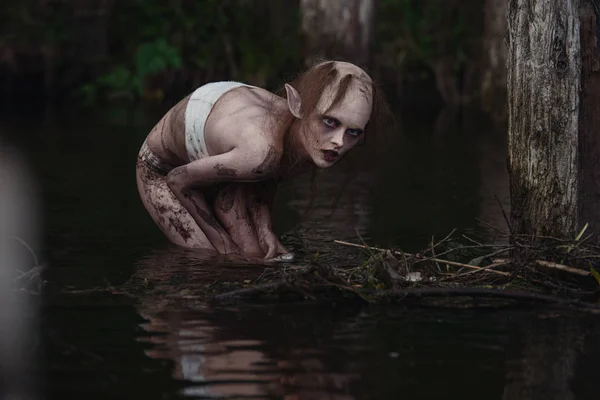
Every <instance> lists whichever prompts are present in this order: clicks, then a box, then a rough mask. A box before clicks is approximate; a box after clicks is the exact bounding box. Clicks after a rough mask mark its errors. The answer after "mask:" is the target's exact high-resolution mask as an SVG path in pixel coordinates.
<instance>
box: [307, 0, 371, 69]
mask: <svg viewBox="0 0 600 400" xmlns="http://www.w3.org/2000/svg"><path fill="white" fill-rule="evenodd" d="M375 1H376V0H337V1H331V0H301V2H300V6H301V11H302V33H303V36H304V45H305V60H306V63H307V64H311V63H312V62H313V61H314V60H315V59H317V58H341V59H344V60H346V61H350V62H354V63H355V64H357V65H360V66H366V65H367V64H368V62H369V48H370V44H371V37H372V31H373V29H372V25H373V17H374V6H375Z"/></svg>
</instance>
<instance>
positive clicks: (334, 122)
mask: <svg viewBox="0 0 600 400" xmlns="http://www.w3.org/2000/svg"><path fill="white" fill-rule="evenodd" d="M323 123H324V124H325V125H327V126H328V127H330V128H336V127H337V126H338V121H337V120H336V119H335V118H330V117H323Z"/></svg>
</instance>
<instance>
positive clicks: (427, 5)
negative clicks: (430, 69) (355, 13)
mask: <svg viewBox="0 0 600 400" xmlns="http://www.w3.org/2000/svg"><path fill="white" fill-rule="evenodd" d="M469 3H477V2H474V1H471V0H464V1H457V0H427V1H423V0H380V4H379V9H378V11H377V16H378V23H377V26H376V28H377V30H376V38H377V39H376V43H377V47H378V49H377V50H378V53H379V54H378V55H379V57H380V59H381V58H382V59H383V60H382V61H383V64H387V65H388V66H390V67H392V68H397V69H398V70H399V72H402V71H406V70H411V69H418V68H421V67H422V66H431V65H433V64H435V62H436V61H437V60H440V59H448V58H450V59H452V60H453V66H454V68H455V69H456V70H457V69H459V68H460V67H461V65H462V64H463V63H464V62H465V61H466V59H467V47H468V39H469V37H470V36H471V35H472V33H471V32H470V31H469V28H468V24H467V20H468V18H467V16H466V13H464V12H463V11H464V10H466V9H468V7H469V6H470V4H469ZM461 6H462V7H461Z"/></svg>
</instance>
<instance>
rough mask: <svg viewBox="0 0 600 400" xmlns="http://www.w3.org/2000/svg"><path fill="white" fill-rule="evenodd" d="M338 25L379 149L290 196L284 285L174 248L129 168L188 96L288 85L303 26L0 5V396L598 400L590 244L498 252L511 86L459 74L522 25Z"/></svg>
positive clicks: (420, 5)
mask: <svg viewBox="0 0 600 400" xmlns="http://www.w3.org/2000/svg"><path fill="white" fill-rule="evenodd" d="M523 1H524V0H523ZM531 1H532V2H534V3H535V2H536V1H533V0H531ZM537 2H538V3H543V1H542V0H537ZM125 3H127V4H125ZM275 3H277V5H275ZM313 3H315V4H316V3H318V2H313ZM341 3H344V4H345V3H351V2H340V4H341ZM355 3H356V4H359V3H360V4H362V3H365V4H366V3H369V4H371V3H373V4H374V6H373V7H375V9H376V13H375V17H374V22H372V23H373V24H374V29H373V30H372V31H373V33H372V35H373V38H372V41H373V45H372V49H371V50H370V52H371V53H370V56H369V57H370V61H369V63H370V65H371V66H372V68H371V70H372V71H374V72H373V75H374V76H375V77H376V78H377V80H378V81H379V82H381V87H382V89H383V91H384V92H385V94H386V97H387V98H388V101H389V102H390V105H391V108H392V112H393V115H394V118H395V122H396V123H395V125H394V127H393V132H392V133H393V134H392V135H390V137H389V138H387V141H386V142H385V145H380V146H378V147H376V148H373V147H369V144H370V142H369V141H368V140H367V143H366V146H365V148H364V149H363V148H361V149H359V150H358V151H357V155H356V157H354V158H351V159H349V160H342V161H343V162H340V163H339V165H336V166H335V167H334V168H331V169H327V170H323V171H318V173H316V174H315V175H314V176H311V175H302V176H300V177H298V178H296V179H293V180H290V181H287V182H284V183H283V184H282V186H281V187H280V188H279V189H278V192H277V197H276V201H275V204H274V210H273V214H274V224H275V226H274V230H275V232H276V233H277V234H278V235H280V237H281V241H282V243H284V244H285V245H286V246H287V247H289V248H290V250H291V251H292V252H293V253H294V254H295V260H294V261H293V262H288V263H264V264H256V263H249V262H246V261H244V260H239V259H236V258H232V257H227V256H223V255H215V254H212V253H211V254H209V253H207V252H202V251H195V250H189V249H184V248H180V247H177V246H175V245H172V244H170V243H168V241H167V240H166V239H165V237H164V235H163V234H162V232H161V231H160V230H159V229H158V228H157V226H156V225H155V224H154V222H153V221H152V219H151V218H150V217H149V216H148V213H147V212H146V211H145V209H144V207H143V205H142V203H141V201H140V198H139V194H138V189H137V187H136V175H135V163H136V157H137V154H138V151H139V148H140V145H141V144H142V142H143V141H144V139H145V137H146V135H147V134H148V132H149V131H150V130H151V129H152V127H153V126H154V125H155V124H156V122H157V121H158V120H159V119H160V118H161V117H162V115H164V113H165V112H166V111H168V110H169V109H170V108H171V107H172V106H173V105H174V104H176V103H177V102H178V101H179V99H180V98H181V96H182V95H185V94H186V93H188V92H189V91H191V89H192V88H195V87H197V86H198V85H200V84H202V83H205V82H208V81H213V80H225V79H235V80H241V81H246V82H251V83H252V84H256V85H263V86H265V87H269V88H271V89H276V88H278V87H279V86H280V85H281V84H282V83H283V82H286V81H287V79H289V77H290V76H292V75H293V74H294V73H296V72H297V71H298V70H300V69H302V68H303V63H304V58H303V54H302V51H303V49H304V47H302V46H301V45H300V42H301V41H300V39H299V36H298V35H299V33H300V32H301V31H302V28H301V23H300V20H301V16H302V13H301V11H303V12H305V13H306V10H302V8H303V7H309V6H310V4H311V2H310V1H295V2H290V8H289V9H286V8H285V7H284V6H282V5H281V4H279V2H269V1H265V0H247V1H243V0H237V1H233V0H231V1H221V2H219V1H208V0H207V1H175V0H173V1H168V0H163V1H158V0H156V1H154V0H153V1H147V2H144V1H131V2H113V1H100V0H98V1H92V0H89V1H84V2H79V3H78V2H74V1H67V0H63V1H48V2H38V1H33V0H31V1H29V0H28V1H20V2H17V1H12V0H11V1H9V6H7V8H6V9H5V10H3V11H2V12H1V13H0V21H2V22H4V28H1V29H0V83H1V85H0V88H1V89H2V96H3V97H2V99H1V101H0V105H1V109H0V132H1V134H2V137H1V138H2V142H1V144H2V149H1V151H2V153H1V154H2V159H0V164H1V166H2V179H3V181H2V182H3V183H4V184H5V185H6V186H5V187H4V188H2V190H3V191H2V193H0V195H1V196H2V198H3V199H4V200H0V201H1V202H3V203H5V204H0V206H2V207H0V216H1V218H3V219H2V220H1V221H0V224H1V226H2V228H3V229H2V231H1V232H0V239H1V240H0V245H2V246H3V247H2V249H4V250H6V249H12V252H13V253H16V254H17V255H15V256H14V257H13V258H11V257H8V256H6V254H8V253H5V255H4V256H2V255H0V257H2V258H0V282H2V285H3V286H1V287H0V292H3V293H4V295H6V294H7V293H8V294H9V295H8V296H5V297H0V301H1V302H2V303H3V304H7V305H9V306H8V307H2V308H0V311H1V312H0V326H1V331H0V333H1V335H0V356H2V359H3V360H2V363H1V364H0V367H1V368H0V395H1V396H7V397H6V398H19V399H54V398H56V399H64V398H90V399H96V398H98V399H120V398H124V399H125V398H127V399H246V398H248V399H344V400H346V399H348V400H350V399H357V400H358V399H373V400H379V399H397V398H409V399H437V398H461V399H482V398H485V399H503V400H513V399H544V400H546V399H557V400H558V399H560V400H563V399H565V400H571V399H572V400H575V399H577V400H579V399H596V398H597V394H596V395H595V394H594V393H596V391H597V388H596V387H595V384H594V380H593V379H594V378H593V377H594V376H596V375H597V372H596V371H597V369H598V367H599V366H600V361H599V360H600V302H598V294H599V293H600V292H599V289H598V287H599V285H600V275H598V273H597V272H596V270H600V243H599V242H597V241H595V238H594V237H593V235H592V233H591V232H592V227H590V226H589V225H584V226H580V227H578V230H577V232H576V235H573V236H572V237H567V238H564V237H563V238H559V237H542V238H541V239H543V240H538V239H540V237H537V236H535V235H529V234H526V233H521V232H514V226H513V220H512V218H513V214H514V210H511V182H510V174H509V168H507V158H508V156H509V143H508V135H507V132H508V129H509V119H508V117H507V114H508V112H509V110H508V108H507V106H506V103H507V94H506V91H505V87H506V76H505V75H504V74H501V75H500V77H498V76H496V75H497V71H495V70H494V69H495V68H496V69H497V65H495V64H494V65H491V64H490V63H489V62H488V63H486V61H485V57H483V56H482V55H481V54H480V53H481V52H480V51H479V50H478V49H479V48H480V47H478V46H481V36H483V43H484V46H486V47H485V48H492V47H493V46H496V45H497V43H498V42H499V43H501V44H502V43H503V41H504V38H505V36H506V35H507V29H508V28H507V26H506V24H502V23H500V28H498V29H496V30H494V31H493V33H492V34H490V35H488V33H489V30H490V29H491V28H490V27H491V26H492V25H493V24H494V23H498V20H500V21H502V20H504V21H505V20H506V19H507V18H508V17H509V14H508V13H506V12H505V13H504V14H502V15H500V16H497V15H492V16H491V14H493V12H496V11H497V10H498V9H500V10H504V11H506V9H507V8H508V7H509V3H514V4H516V3H519V2H517V1H516V0H515V1H512V0H511V1H508V0H497V1H491V0H490V1H485V2H484V1H474V0H468V1H463V2H458V1H453V0H448V1H447V2H445V1H443V0H440V1H436V0H429V1H423V2H419V1H417V0H379V1H373V2H370V1H366V0H361V1H357V2H355ZM449 4H450V5H451V7H446V6H448V5H449ZM514 4H513V5H512V6H513V7H514ZM519 4H520V3H519ZM594 4H595V3H594ZM313 6H314V4H313ZM315 7H316V6H315ZM356 7H358V6H356ZM494 10H495V11H494ZM198 15H202V16H205V17H204V18H198V17H197V16H198ZM195 16H196V17H195ZM599 20H600V19H599ZM494 21H495V22H494ZM132 28H135V29H132ZM252 28H255V29H256V30H255V31H252ZM194 32H195V33H194ZM250 32H251V33H250ZM269 33H271V34H270V35H269ZM490 37H491V39H490ZM494 38H496V39H497V40H496V42H494V40H493V39H494ZM492 42H494V43H492ZM49 54H51V56H48V55H49ZM327 55H328V56H333V57H335V56H336V53H335V52H333V53H331V54H327ZM343 56H345V57H349V56H348V54H347V53H343ZM504 57H506V54H505V55H504ZM482 59H483V60H482ZM7 60H8V61H7ZM492 64H493V63H492ZM91 66H93V68H92V67H91ZM501 69H502V68H501ZM494 79H495V80H498V79H499V80H500V81H501V83H500V84H498V83H497V82H495V83H494V82H493V81H494ZM482 81H485V82H487V83H486V84H485V85H484V86H485V87H486V88H487V89H485V90H490V91H492V94H489V93H487V92H486V94H485V95H484V94H482V93H483V92H484V89H482V88H481V87H479V86H481V82H482ZM473 82H479V83H473ZM490 82H492V83H490ZM490 87H492V89H494V87H495V89H494V90H495V91H493V90H492V89H489V88H490ZM473 92H477V93H478V96H479V97H477V100H475V101H472V100H465V99H466V98H470V97H471V96H473ZM15 160H16V162H14V161H15ZM15 165H16V167H15ZM21 170H22V171H25V172H24V173H25V175H19V173H18V171H21ZM23 176H26V177H28V179H29V180H27V179H26V178H24V177H23ZM27 182H29V183H27ZM15 183H16V184H15ZM20 184H21V185H23V186H24V188H19V185H20ZM13 186H14V187H17V189H16V192H17V194H16V195H14V199H13V198H12V197H11V193H10V190H11V188H12V187H13ZM15 199H16V200H15ZM24 199H27V200H26V201H24ZM9 200H10V201H13V202H14V204H15V205H16V206H15V210H17V211H13V210H12V209H9V208H8V205H7V204H9V203H10V201H9ZM25 203H27V204H25ZM10 205H11V206H12V203H11V204H10ZM19 206H20V207H25V208H24V210H25V211H18V210H20V208H19ZM19 212H22V213H23V216H21V214H19ZM34 214H35V215H36V216H37V217H36V216H31V215H34ZM10 216H12V218H13V219H14V221H16V222H11V223H13V224H14V225H13V226H17V229H16V231H17V232H18V234H15V235H14V236H12V237H11V238H10V244H7V243H5V242H4V239H5V236H3V235H5V230H4V226H5V225H6V226H8V225H9V222H8V220H9V219H10V218H8V217H10ZM19 218H20V219H19ZM13 219H11V221H13ZM26 227H29V230H28V229H26ZM8 233H9V234H11V235H12V231H11V230H10V227H9V229H8ZM15 260H17V261H15ZM9 262H14V263H15V264H14V265H13V264H10V265H9ZM15 265H17V266H18V267H17V268H15ZM5 267H8V268H5ZM5 269H6V270H5ZM4 295H3V296H4ZM11 305H14V306H15V309H16V310H17V313H19V315H18V317H19V318H15V316H14V315H13V314H11V313H10V310H11V308H10V306H11ZM7 311H8V312H7ZM12 312H15V311H14V310H13V311H12ZM2 318H4V319H2ZM15 321H18V322H15ZM21 325H22V326H21ZM15 343H16V344H15ZM17 360H18V361H17ZM9 395H10V396H12V397H10V396H9ZM3 398H4V397H3Z"/></svg>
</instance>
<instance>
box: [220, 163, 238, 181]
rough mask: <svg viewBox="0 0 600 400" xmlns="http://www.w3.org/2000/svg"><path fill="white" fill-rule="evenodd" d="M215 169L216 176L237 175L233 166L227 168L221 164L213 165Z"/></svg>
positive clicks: (232, 176)
mask: <svg viewBox="0 0 600 400" xmlns="http://www.w3.org/2000/svg"><path fill="white" fill-rule="evenodd" d="M215 171H217V176H227V177H231V178H234V177H235V176H236V175H237V171H236V170H235V169H233V168H227V167H225V166H223V164H217V165H215Z"/></svg>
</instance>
